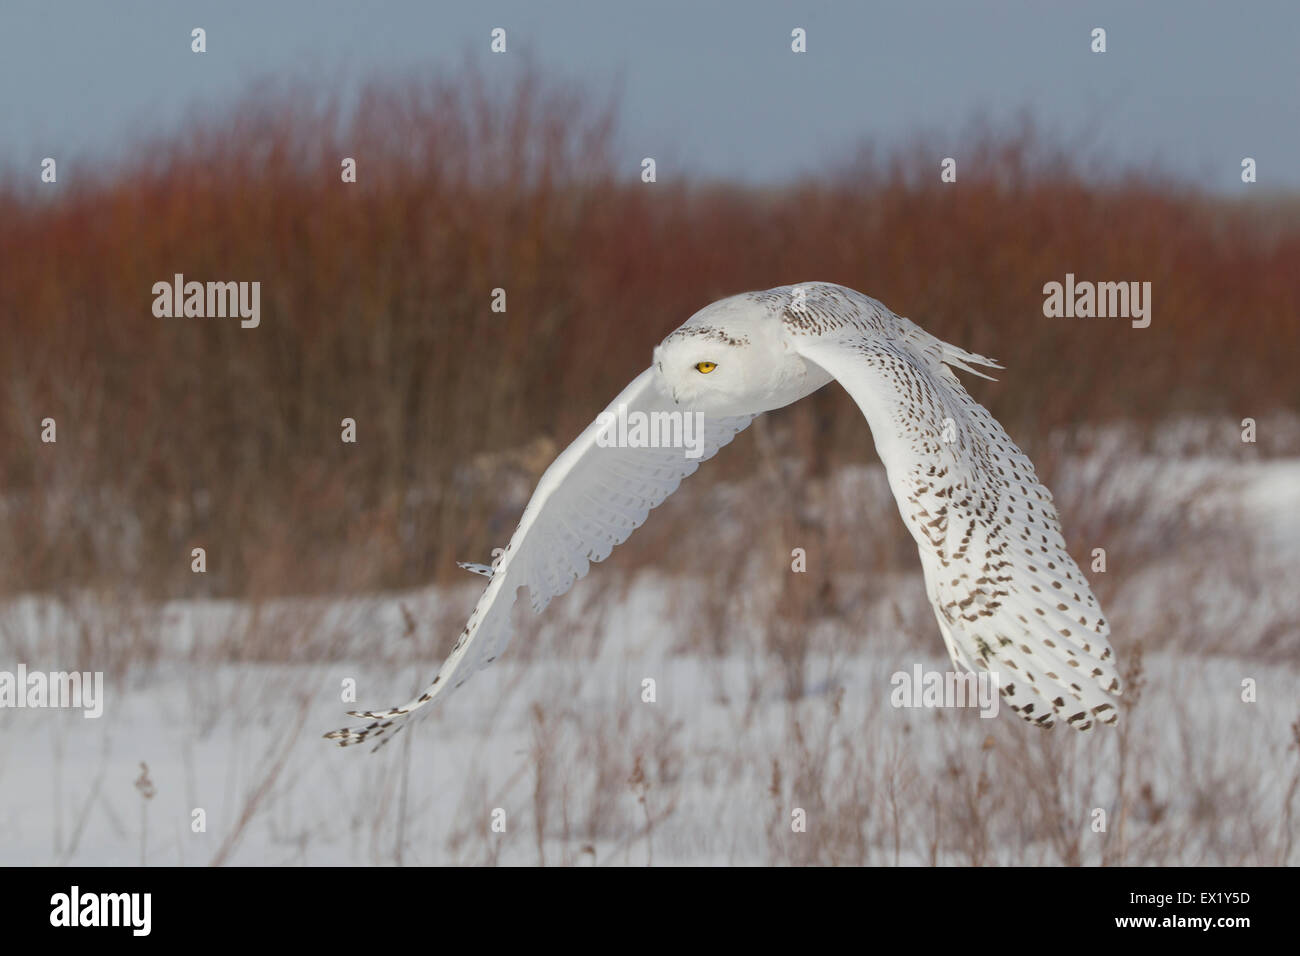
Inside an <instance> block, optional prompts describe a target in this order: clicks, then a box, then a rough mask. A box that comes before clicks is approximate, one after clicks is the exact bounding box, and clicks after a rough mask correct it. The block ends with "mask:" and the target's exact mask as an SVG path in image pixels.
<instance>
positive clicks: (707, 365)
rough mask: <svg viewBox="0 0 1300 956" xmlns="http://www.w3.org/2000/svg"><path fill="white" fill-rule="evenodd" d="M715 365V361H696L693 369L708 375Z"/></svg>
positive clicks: (716, 365)
mask: <svg viewBox="0 0 1300 956" xmlns="http://www.w3.org/2000/svg"><path fill="white" fill-rule="evenodd" d="M717 367H718V363H717V362H697V363H696V364H695V371H697V372H699V373H700V374H701V375H708V374H709V373H710V372H712V371H713V370H714V369H715V368H717Z"/></svg>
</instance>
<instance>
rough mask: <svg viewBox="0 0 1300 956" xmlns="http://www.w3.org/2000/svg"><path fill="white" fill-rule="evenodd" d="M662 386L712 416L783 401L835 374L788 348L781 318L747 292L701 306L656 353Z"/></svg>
mask: <svg viewBox="0 0 1300 956" xmlns="http://www.w3.org/2000/svg"><path fill="white" fill-rule="evenodd" d="M654 367H655V369H656V371H657V372H658V373H659V377H660V381H661V382H662V384H663V386H664V390H665V391H666V392H667V393H668V394H669V395H671V396H672V397H673V401H675V402H676V403H677V404H678V405H679V406H681V407H683V408H686V409H690V410H693V411H701V412H704V413H706V414H710V415H722V416H729V415H754V414H757V413H759V412H764V411H768V410H769V409H773V408H780V407H782V406H783V405H788V404H790V403H791V402H793V401H796V400H798V399H800V398H802V397H803V396H804V395H807V394H808V393H809V392H811V391H814V390H816V389H817V388H820V387H821V386H822V385H824V384H826V382H827V381H829V380H830V376H829V375H826V374H825V373H824V372H822V371H821V370H820V369H815V370H814V369H813V367H811V366H810V365H809V364H808V363H807V362H805V361H804V360H803V359H802V358H801V357H800V356H799V355H797V354H796V353H795V352H794V351H793V350H792V349H790V348H789V347H788V346H787V344H786V340H785V335H784V331H783V329H782V326H781V323H780V321H779V319H778V318H777V317H775V316H773V315H772V314H771V312H770V310H769V309H767V308H765V307H764V306H762V305H760V304H757V303H755V302H753V301H752V300H751V299H749V298H748V297H747V296H735V297H733V298H731V299H723V300H722V301H721V302H717V303H714V304H713V305H711V306H709V307H707V308H705V309H702V310H700V311H699V312H697V313H695V315H693V316H691V318H690V319H688V320H687V322H686V323H685V324H684V325H683V326H682V327H681V328H679V329H678V330H677V331H676V332H673V333H672V334H671V335H669V336H668V337H667V338H666V339H664V340H663V341H662V342H661V343H660V344H659V345H658V347H656V348H655V352H654Z"/></svg>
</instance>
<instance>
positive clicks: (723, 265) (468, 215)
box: [0, 71, 1300, 599]
mask: <svg viewBox="0 0 1300 956" xmlns="http://www.w3.org/2000/svg"><path fill="white" fill-rule="evenodd" d="M614 117H615V110H614V109H613V107H611V106H610V105H608V104H606V103H603V102H600V101H597V100H595V99H593V98H592V97H590V96H587V95H584V94H583V93H582V92H581V91H578V90H573V89H569V88H566V87H564V86H562V85H559V84H555V83H551V82H547V81H545V80H544V78H541V77H537V76H533V77H530V78H529V79H528V80H526V81H525V82H522V83H520V84H519V85H517V86H516V87H514V88H511V89H497V88H492V87H491V86H490V85H489V84H487V83H485V82H484V81H483V80H482V79H481V78H479V77H476V76H475V75H474V74H473V73H472V71H470V72H467V73H465V74H464V75H462V76H460V77H458V78H457V79H456V80H455V81H454V82H453V81H450V80H436V81H431V82H415V81H411V82H391V83H375V84H373V85H372V86H371V87H370V88H369V89H368V90H367V92H366V93H365V95H364V97H363V99H362V107H361V108H360V109H359V110H358V111H357V112H356V113H355V114H347V113H344V112H343V111H341V110H340V108H339V107H338V105H337V103H336V102H335V101H334V100H332V99H331V98H330V97H328V96H326V95H324V94H321V93H319V92H314V91H310V90H303V89H268V90H257V91H255V92H254V93H252V94H251V95H250V96H249V97H248V98H247V99H245V100H244V101H243V102H240V103H238V104H236V105H235V106H233V107H232V108H231V109H230V110H229V111H228V112H227V113H226V114H225V115H224V117H217V118H215V119H210V120H209V119H205V120H203V121H201V122H199V123H198V124H197V125H195V126H193V127H191V128H189V129H187V131H186V133H185V134H184V135H183V136H182V135H179V134H178V135H177V136H176V137H175V138H173V139H166V140H163V141H160V142H154V143H142V144H140V148H139V149H138V150H137V151H135V152H134V154H133V155H134V157H135V158H133V159H128V160H126V161H125V162H124V163H122V164H121V165H119V166H115V167H112V168H110V169H108V170H107V171H106V172H104V173H102V174H99V175H92V176H90V178H85V177H84V175H83V174H82V173H81V172H80V171H78V173H77V174H76V175H74V174H73V173H72V171H71V170H69V171H67V172H66V173H65V179H64V181H63V182H61V183H60V184H59V185H58V186H57V187H50V186H42V185H40V184H34V183H33V182H32V181H31V177H30V176H26V175H24V177H23V178H22V179H21V180H19V179H18V178H17V176H16V175H11V176H10V177H9V181H8V183H7V185H5V186H3V187H2V188H0V261H3V262H4V264H5V268H4V273H5V275H4V282H3V283H0V323H3V327H4V329H5V331H6V338H7V344H6V347H5V348H4V349H3V350H0V379H2V380H3V382H4V383H5V384H4V387H3V389H4V390H3V393H0V536H2V537H3V539H4V540H5V541H7V542H9V544H10V547H11V549H12V552H11V553H12V554H14V555H17V556H21V557H20V558H19V559H13V560H8V561H4V562H3V563H0V592H22V591H29V590H34V589H35V590H46V591H51V590H59V589H66V588H69V587H96V588H102V589H112V590H114V591H117V592H127V593H132V592H134V593H147V594H150V595H154V596H161V595H172V596H203V595H237V596H241V597H247V598H252V599H259V598H263V597H267V596H271V595H276V594H283V593H303V592H322V593H324V592H329V593H338V592H353V593H359V592H365V591H369V590H373V589H375V588H395V587H409V586H414V585H418V584H423V583H425V582H428V581H431V580H443V579H444V578H443V576H444V575H446V574H449V573H451V574H454V573H455V572H454V568H453V561H454V560H455V559H458V558H467V557H478V558H485V557H486V555H487V554H488V552H489V550H490V548H492V547H493V546H498V545H500V544H501V543H502V542H503V540H504V538H505V537H506V536H507V535H508V533H509V531H510V529H511V526H512V524H513V522H514V520H515V517H516V516H517V514H518V510H519V506H520V505H521V504H522V502H516V501H515V500H513V499H514V498H515V497H516V496H517V491H515V490H512V491H510V493H509V494H507V493H506V492H507V490H508V489H507V487H506V485H505V479H504V477H503V476H502V475H500V474H499V473H497V474H495V475H494V477H493V478H491V479H489V480H483V478H482V473H483V471H484V469H481V468H478V467H477V465H476V464H475V462H476V461H481V460H482V459H480V458H478V457H477V456H483V455H487V456H488V459H487V461H489V462H490V461H500V460H504V459H502V457H501V456H505V457H506V458H509V457H510V456H511V455H512V454H513V453H514V451H515V450H522V449H525V448H526V447H527V446H528V444H529V443H530V442H533V441H535V440H537V439H539V437H540V438H544V439H547V440H549V441H550V442H551V443H552V447H554V444H555V443H558V444H560V445H562V444H563V443H565V442H566V441H568V440H569V439H570V438H571V437H572V436H573V435H575V434H576V433H577V432H578V431H579V430H580V429H581V428H582V427H583V426H584V425H585V424H586V423H587V422H588V421H590V419H591V418H592V416H593V415H594V414H595V412H596V411H598V410H599V409H600V408H601V407H603V405H604V404H605V403H606V402H607V401H608V400H609V399H610V398H611V397H612V396H613V395H614V394H616V393H617V391H618V390H619V389H620V388H621V387H622V385H623V384H625V383H626V382H627V381H628V380H629V379H630V378H631V377H632V376H633V375H634V374H636V373H637V372H638V371H639V370H640V369H642V368H643V367H644V366H645V364H646V362H647V357H648V355H649V351H650V349H651V347H652V346H653V344H654V343H655V342H657V341H658V340H659V338H660V337H662V336H663V335H664V334H665V333H666V332H668V331H670V330H671V329H672V328H673V327H675V326H676V325H677V324H679V323H680V322H681V321H682V320H683V319H684V318H686V317H687V316H688V315H689V314H690V313H691V312H693V311H695V310H696V309H697V308H699V307H700V306H702V305H704V304H706V303H707V302H709V301H711V300H713V299H715V298H718V297H720V296H722V295H725V294H729V293H733V292H737V291H740V290H744V289H750V288H765V287H769V286H773V285H777V284H780V283H785V282H794V281H803V280H808V279H825V280H831V281H838V282H842V283H845V284H847V285H851V286H854V287H856V288H860V289H864V290H866V291H868V292H870V293H871V294H873V295H875V296H877V297H879V298H881V299H882V300H883V301H885V302H886V303H887V304H888V305H890V306H892V307H893V308H894V309H896V310H898V311H900V312H902V313H904V314H908V315H910V316H912V317H914V318H916V319H917V320H918V321H920V322H921V323H922V324H924V325H925V326H926V328H928V329H930V330H931V331H933V332H934V333H936V334H937V335H939V336H941V337H943V338H946V339H949V340H951V341H954V342H957V343H960V344H961V345H963V346H966V347H968V348H971V349H973V350H976V351H979V352H982V353H985V354H992V355H995V356H996V357H998V358H999V359H1001V360H1002V361H1004V362H1005V363H1006V365H1007V367H1008V368H1007V371H1006V373H1004V374H1003V376H1002V378H1003V380H1002V381H1001V382H999V383H997V384H988V383H980V384H979V385H978V386H977V387H976V389H975V392H976V395H977V397H978V398H980V399H981V400H982V401H984V402H985V403H986V404H988V405H989V407H990V408H991V409H992V411H993V412H994V413H995V414H996V415H997V416H998V417H999V418H1001V419H1002V420H1003V421H1005V422H1006V424H1007V426H1008V428H1009V429H1010V430H1011V432H1012V434H1013V436H1015V437H1017V438H1018V439H1019V440H1021V441H1022V442H1023V443H1024V444H1025V445H1026V447H1027V450H1028V451H1030V453H1031V454H1034V453H1036V452H1038V451H1040V450H1041V445H1042V443H1043V442H1044V441H1045V439H1046V436H1047V435H1048V434H1049V433H1051V432H1052V431H1053V430H1057V429H1060V428H1062V427H1065V426H1073V425H1075V424H1077V423H1079V422H1081V421H1084V420H1086V421H1089V422H1106V421H1113V420H1119V419H1123V420H1126V421H1133V422H1136V423H1138V424H1139V425H1142V424H1143V423H1146V424H1147V425H1151V424H1152V423H1157V422H1160V421H1163V420H1165V419H1166V418H1167V417H1168V416H1170V415H1173V414H1175V413H1183V412H1198V413H1222V414H1224V415H1226V416H1228V417H1229V418H1231V419H1233V420H1236V419H1239V418H1240V417H1243V416H1245V415H1252V416H1255V417H1259V416H1263V415H1266V414H1267V413H1268V412H1269V411H1270V410H1274V409H1278V408H1291V409H1295V408H1297V407H1300V380H1298V379H1297V378H1296V376H1295V375H1294V374H1293V368H1292V361H1291V358H1290V356H1291V355H1292V354H1293V353H1294V352H1295V351H1296V344H1297V329H1298V328H1300V325H1298V324H1297V323H1296V322H1295V316H1296V314H1297V313H1298V312H1300V289H1298V288H1297V286H1296V284H1295V283H1294V282H1293V281H1292V280H1291V276H1293V275H1295V274H1296V272H1297V271H1298V269H1297V266H1300V228H1297V227H1296V221H1295V219H1294V217H1288V216H1286V215H1281V214H1279V213H1277V212H1275V211H1272V210H1269V209H1266V208H1259V206H1258V205H1256V204H1249V203H1227V202H1221V201H1217V200H1216V201H1211V200H1207V199H1205V198H1203V197H1199V196H1197V195H1195V194H1193V193H1190V192H1188V191H1185V190H1181V189H1179V188H1177V187H1175V186H1170V185H1169V184H1167V183H1166V182H1163V181H1162V180H1161V179H1160V178H1159V177H1158V175H1157V174H1154V173H1152V174H1145V175H1143V176H1134V177H1132V178H1112V179H1111V180H1110V181H1109V182H1104V183H1100V184H1099V183H1097V182H1095V181H1093V180H1091V179H1089V178H1088V176H1086V175H1085V173H1084V171H1081V170H1080V169H1079V168H1077V166H1076V165H1075V164H1074V162H1073V161H1072V159H1071V158H1070V156H1069V155H1067V154H1064V153H1063V152H1062V151H1060V150H1055V149H1053V148H1052V147H1051V146H1050V144H1044V143H1042V142H1040V141H1039V140H1038V139H1036V138H1035V136H1034V134H1033V133H1032V131H1028V130H1012V131H1009V132H1002V133H993V132H983V133H981V132H979V131H978V130H977V131H975V132H973V133H972V134H970V135H969V136H968V137H967V138H966V140H967V149H968V154H963V162H962V166H961V180H960V183H959V184H957V185H955V186H954V185H943V184H941V183H939V182H938V178H937V176H934V175H931V171H932V167H934V166H935V162H934V156H933V155H931V153H930V152H929V151H928V150H927V148H926V147H925V146H924V145H917V146H915V147H913V148H909V149H903V150H899V151H896V152H895V153H892V154H889V155H885V156H881V157H878V158H872V156H873V154H871V153H869V152H867V153H863V154H862V156H859V157H856V158H853V159H851V160H850V161H847V162H842V163H838V164H834V163H832V164H828V166H830V167H833V170H834V171H833V174H829V175H827V176H826V177H823V178H822V179H820V180H818V181H816V182H808V183H805V184H801V185H795V186H791V187H788V188H783V189H762V190H759V189H748V188H737V187H731V186H726V185H717V184H708V183H688V182H681V181H675V180H672V179H671V177H670V176H669V175H668V174H667V172H666V171H665V174H664V179H663V181H661V182H659V183H655V184H652V185H646V184H642V183H640V182H639V181H638V180H637V179H636V177H635V174H636V172H637V171H638V170H637V169H632V170H629V169H626V168H623V167H621V166H616V165H615V162H614V160H613V158H612V157H613V156H614V155H622V154H621V153H618V152H617V151H616V150H615V148H614V145H615V144H616V143H617V142H618V140H617V135H616V132H615V128H614V127H615V123H614ZM343 156H355V157H356V158H357V160H358V163H359V173H360V181H359V182H358V183H357V184H355V185H345V184H343V183H341V182H340V178H339V161H340V158H341V157H343ZM82 168H84V166H83V167H82ZM1067 271H1069V272H1074V273H1075V274H1076V275H1078V276H1080V277H1081V278H1082V277H1096V278H1108V279H1134V280H1149V281H1151V282H1152V283H1153V285H1154V310H1155V318H1154V322H1153V324H1152V326H1151V328H1150V329H1147V330H1144V331H1136V330H1132V329H1129V328H1127V326H1126V324H1125V323H1123V322H1122V321H1118V322H1117V321H1113V320H1097V319H1094V320H1086V319H1084V320H1065V319H1046V318H1044V317H1043V315H1042V313H1041V308H1042V298H1043V296H1042V292H1041V287H1042V285H1043V283H1044V282H1046V281H1049V280H1060V279H1061V278H1062V277H1063V276H1064V274H1065V273H1066V272H1067ZM177 272H181V273H184V274H185V275H186V276H187V277H190V278H196V279H200V280H206V279H222V280H227V279H228V280H247V281H252V280H257V281H260V282H261V283H262V288H263V292H262V297H263V298H262V307H263V320H262V325H261V327H260V328H258V329H256V330H241V329H240V328H238V323H237V322H234V321H231V320H224V321H223V320H203V319H170V320H169V319H157V318H155V317H153V315H152V314H151V312H150V305H151V301H152V294H151V292H150V289H151V287H152V284H153V283H154V282H157V281H160V280H165V279H169V278H170V277H171V276H172V275H173V274H174V273H177ZM497 287H501V288H504V289H505V290H506V291H507V294H508V306H509V311H508V312H507V313H506V314H504V315H499V314H494V313H492V312H491V311H490V310H489V305H490V301H491V291H492V289H494V288H497ZM47 416H49V417H53V418H54V419H55V420H56V421H57V423H58V430H59V431H58V434H59V441H58V443H57V445H45V444H42V443H41V442H40V441H39V429H40V422H41V420H42V419H43V418H45V417H47ZM344 417H353V418H355V419H356V420H357V422H358V427H359V443H358V444H356V445H345V444H343V443H341V442H340V440H339V432H340V421H341V419H343V418H344ZM773 428H774V429H779V430H780V431H781V434H782V436H783V437H782V440H781V442H780V443H779V444H778V448H779V449H780V450H782V451H783V452H784V451H786V450H790V449H793V450H795V451H797V452H798V453H799V454H800V455H801V456H803V457H804V459H805V461H807V462H808V467H809V468H810V473H811V474H813V475H821V474H825V473H826V472H827V470H828V469H830V468H832V467H834V466H836V465H839V464H843V463H845V462H856V461H864V460H871V459H872V458H873V452H872V451H871V450H870V439H869V437H868V435H867V434H866V430H865V429H864V428H862V425H861V420H860V416H858V415H857V414H856V412H855V411H854V410H853V407H852V405H851V403H849V402H848V401H847V400H846V399H845V398H844V397H843V396H842V395H840V394H837V393H836V392H835V390H827V391H826V393H825V394H820V395H818V396H816V397H815V398H814V399H812V400H811V401H808V402H804V403H801V405H800V406H798V407H796V408H793V409H790V410H788V411H785V412H782V413H781V414H780V415H778V416H775V417H774V424H773ZM756 440H757V439H756V435H755V434H747V435H742V436H741V438H740V439H739V440H738V441H737V442H736V443H735V445H734V446H733V447H732V448H729V449H727V451H726V453H725V454H724V456H722V460H721V461H720V462H719V463H718V464H717V465H716V466H714V471H715V473H717V474H719V475H720V476H721V477H727V476H729V475H730V476H736V475H743V474H747V473H749V472H750V471H752V470H754V468H755V467H757V466H758V463H759V462H760V460H761V456H762V453H761V451H760V450H759V449H758V447H757V445H756ZM1270 442H1275V439H1274V438H1273V437H1271V436H1269V435H1264V436H1262V447H1269V443H1270ZM492 456H497V457H492ZM514 457H515V458H517V459H518V460H519V462H520V464H519V466H518V468H517V471H518V472H519V474H518V476H517V479H516V482H515V483H516V484H522V485H523V486H524V487H525V488H526V487H527V486H528V484H529V480H530V478H531V477H532V475H530V474H529V467H530V466H529V465H527V464H526V462H527V461H528V460H529V456H527V455H524V454H522V453H521V454H519V455H515V456H514ZM533 457H536V456H533ZM487 470H488V471H489V472H492V471H494V470H493V469H491V468H488V469H487ZM495 471H496V472H499V469H496V470H495ZM503 498H504V499H506V501H505V503H503ZM200 545H201V546H203V547H205V548H206V549H207V551H208V555H209V565H210V570H209V572H208V574H207V575H204V576H198V575H194V574H191V573H190V571H189V552H190V549H191V548H192V547H194V546H200ZM657 557H663V556H662V555H659V556H657ZM670 557H671V558H672V560H673V561H674V562H677V563H683V562H685V561H686V560H687V557H686V556H685V555H683V554H681V553H678V554H675V555H671V556H670ZM448 569H453V570H450V571H449V570H448Z"/></svg>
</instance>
